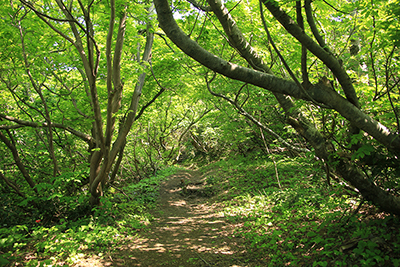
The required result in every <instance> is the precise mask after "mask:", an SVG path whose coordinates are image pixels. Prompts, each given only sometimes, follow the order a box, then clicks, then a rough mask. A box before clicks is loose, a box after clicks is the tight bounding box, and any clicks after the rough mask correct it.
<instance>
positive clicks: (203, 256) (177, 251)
mask: <svg viewBox="0 0 400 267" xmlns="http://www.w3.org/2000/svg"><path fill="white" fill-rule="evenodd" d="M205 184H206V177H205V175H201V174H200V172H198V171H193V170H183V171H179V172H178V173H176V174H175V175H172V176H171V177H170V178H169V179H168V180H166V181H165V182H163V183H162V185H161V188H160V196H159V205H158V208H156V209H154V210H153V211H152V215H153V216H154V218H155V220H154V221H152V222H151V224H150V225H149V226H148V227H146V228H145V229H144V230H141V231H139V232H138V235H137V236H135V237H132V238H131V240H129V242H126V243H125V244H124V245H123V246H121V247H120V248H119V251H117V252H112V253H110V255H106V257H103V259H98V261H97V262H96V259H94V258H91V259H90V261H91V266H145V267H151V266H173V267H179V266H184V267H186V266H199V267H202V266H221V267H227V266H231V267H234V266H237V267H239V266H255V265H256V264H255V262H254V259H248V256H247V255H246V254H247V253H246V251H245V250H244V248H243V246H242V245H241V244H242V243H241V242H242V240H241V239H240V238H236V237H234V234H233V231H234V228H235V225H234V224H233V223H232V222H228V221H227V220H226V219H225V218H224V217H223V215H222V214H221V212H220V211H221V208H219V207H218V206H217V205H215V204H212V202H211V201H209V200H210V198H209V197H208V196H207V193H206V192H205V191H204V185H205ZM250 262H251V263H250Z"/></svg>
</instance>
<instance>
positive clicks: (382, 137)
mask: <svg viewBox="0 0 400 267" xmlns="http://www.w3.org/2000/svg"><path fill="white" fill-rule="evenodd" d="M154 3H155V6H156V10H157V15H158V21H159V23H160V26H161V28H162V29H163V30H164V32H165V33H166V35H167V36H168V37H169V38H170V39H171V40H172V41H173V42H174V43H175V44H176V45H177V46H178V47H179V48H180V49H181V50H182V51H183V52H184V53H186V54H187V55H189V56H190V57H192V58H193V59H195V60H196V61H198V62H199V63H201V64H202V65H204V66H205V67H207V68H209V69H211V70H213V71H215V72H217V73H220V74H222V75H224V76H226V77H229V78H232V79H236V80H240V81H243V82H247V83H250V84H253V85H256V86H259V87H262V88H265V89H267V90H269V91H271V92H273V93H274V95H275V97H276V98H277V100H278V102H279V103H280V104H281V106H282V108H283V109H284V110H285V113H286V116H287V119H288V123H289V124H290V125H291V126H292V127H293V128H294V129H295V130H296V131H297V132H298V133H299V134H301V135H302V136H303V137H304V138H305V139H306V140H307V141H308V142H309V144H310V145H311V146H312V147H313V148H314V149H315V153H316V155H317V156H318V157H319V158H320V159H324V160H325V161H328V159H329V155H330V154H331V153H332V151H331V152H329V151H328V148H327V142H326V140H325V138H324V137H323V136H322V134H321V133H320V132H319V131H318V130H317V129H316V128H315V126H314V125H313V124H312V123H310V122H309V121H308V119H307V118H306V116H304V115H303V114H302V113H301V111H300V110H298V109H296V108H294V104H293V102H292V100H291V99H290V98H289V97H287V96H286V95H291V96H294V97H296V98H299V99H305V100H307V101H312V102H313V103H320V104H321V105H322V104H324V105H327V106H328V107H330V108H333V109H335V110H336V111H338V112H339V113H340V114H341V115H342V116H343V117H345V118H346V119H348V120H349V121H350V123H351V124H352V126H353V127H355V128H359V129H362V130H364V131H365V132H367V133H368V134H370V135H371V136H373V137H374V138H375V139H376V140H378V141H379V142H381V143H382V144H383V145H385V146H386V147H387V148H388V149H389V150H391V151H393V152H394V153H396V154H400V138H398V134H396V133H392V132H390V131H389V130H388V129H387V128H386V127H385V126H383V125H382V124H380V123H379V122H377V121H375V120H374V119H373V118H371V117H369V116H368V115H366V114H365V113H363V112H362V111H361V110H360V109H359V108H358V106H359V104H358V100H357V96H356V95H355V90H354V87H353V85H352V83H351V81H350V78H349V77H348V75H347V74H346V72H345V71H344V70H343V69H342V68H341V66H340V64H339V62H338V60H337V59H336V58H334V57H333V56H332V55H331V54H330V53H329V52H327V51H326V50H324V49H323V48H321V47H320V46H319V45H318V44H315V43H314V41H313V40H312V39H311V38H309V37H308V36H306V34H304V31H302V29H301V28H300V27H299V26H297V24H296V25H293V24H295V23H294V20H293V19H288V16H287V15H286V13H284V12H283V11H282V10H281V9H279V7H278V8H277V7H276V6H277V5H276V3H272V2H271V3H270V1H264V2H263V3H264V4H265V5H266V6H267V8H268V9H269V10H270V12H271V13H272V14H273V15H274V16H277V17H278V16H279V18H278V20H279V19H280V22H281V23H282V24H283V25H284V27H286V28H287V31H288V32H289V33H291V34H292V35H293V36H294V37H295V38H297V39H298V40H299V42H300V43H301V44H304V46H305V47H306V48H307V49H308V50H310V51H311V52H312V53H314V55H315V56H317V57H318V58H320V59H321V61H322V62H324V64H325V65H326V66H327V67H328V68H329V69H330V70H331V71H332V72H333V73H334V74H335V75H336V76H337V77H338V80H339V82H340V84H341V86H342V88H343V89H344V91H345V94H346V97H347V99H346V98H344V97H342V96H340V95H339V94H338V93H337V92H335V91H333V90H331V89H330V88H328V87H327V86H325V85H324V84H321V83H318V84H316V85H310V86H309V87H308V88H307V91H305V89H304V88H303V87H302V86H301V85H300V86H299V83H298V82H297V83H296V82H291V81H287V80H284V79H281V78H279V77H276V76H275V75H273V74H272V73H271V71H270V70H269V68H268V67H267V66H266V65H265V64H264V63H263V62H262V60H261V58H260V57H259V56H258V55H257V54H256V53H255V50H254V49H253V48H252V47H251V45H250V44H249V43H248V42H247V41H246V40H245V38H244V36H243V34H242V33H241V31H240V30H239V28H238V27H237V24H236V22H235V21H234V20H233V18H232V17H231V15H230V14H229V11H228V10H227V9H226V8H225V7H224V6H223V4H222V2H221V1H219V0H208V3H209V5H210V7H211V9H212V10H213V12H214V14H215V15H216V16H217V18H218V19H219V20H220V23H221V25H222V26H223V28H224V30H225V34H226V35H227V36H228V39H229V42H230V44H231V45H232V46H234V47H235V49H237V50H238V51H239V52H240V54H241V56H243V57H244V58H245V59H246V60H247V62H248V63H249V65H250V66H252V67H253V68H254V69H255V70H251V69H248V68H245V67H241V66H239V65H236V64H233V63H230V62H227V61H225V60H223V59H221V58H219V57H217V56H215V55H213V54H211V53H210V52H208V51H206V50H205V49H204V48H202V47H200V46H199V45H198V44H197V43H196V42H194V41H193V40H191V39H190V37H189V36H187V35H186V34H185V33H184V32H183V31H182V30H181V29H180V28H179V26H178V25H177V24H176V22H175V20H174V18H173V16H172V12H171V10H170V8H169V5H168V2H167V0H154ZM282 12H283V13H282ZM333 167H334V168H335V171H336V172H337V173H338V174H339V175H341V177H342V178H343V179H345V180H346V181H348V182H350V183H351V184H352V185H353V186H355V187H356V188H357V189H358V190H359V192H360V193H361V194H362V195H363V197H365V198H366V199H368V200H370V201H372V202H373V203H374V204H375V205H377V206H378V207H380V208H381V209H382V210H384V211H387V212H391V213H393V214H397V215H400V198H398V197H395V196H393V195H390V194H389V193H388V192H385V191H384V190H382V189H381V188H379V187H378V186H377V185H375V184H374V183H373V182H371V181H369V180H368V179H367V177H365V176H364V175H363V174H362V172H361V171H359V170H358V168H357V167H356V166H355V165H354V164H352V163H350V162H348V161H346V160H345V159H339V164H337V165H334V166H333Z"/></svg>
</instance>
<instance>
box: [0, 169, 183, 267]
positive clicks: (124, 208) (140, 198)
mask: <svg viewBox="0 0 400 267" xmlns="http://www.w3.org/2000/svg"><path fill="white" fill-rule="evenodd" d="M176 170H177V169H176V168H175V167H170V168H167V169H164V170H162V171H160V172H159V173H158V175H157V176H155V177H151V178H147V179H143V180H141V181H140V182H138V183H134V184H128V185H125V186H118V187H117V186H116V187H114V188H113V187H111V188H110V189H109V190H108V191H107V192H106V194H105V196H104V197H102V199H101V202H102V205H101V206H100V207H97V208H94V209H92V210H90V211H89V212H87V211H85V212H84V213H82V214H80V216H78V218H76V217H73V218H72V219H69V218H62V219H60V220H58V221H57V222H48V220H46V219H44V218H43V219H36V220H35V224H34V225H32V224H31V223H27V224H18V225H13V226H9V227H7V226H5V227H2V228H0V266H10V265H11V264H22V265H24V266H35V267H36V266H68V265H73V264H74V263H77V262H79V261H80V260H81V259H83V258H85V257H87V256H88V255H96V256H98V257H100V258H102V257H104V256H105V255H106V254H109V253H110V252H112V251H114V250H115V249H116V248H117V247H118V246H119V245H120V244H121V243H122V242H124V240H125V239H126V238H128V237H132V236H135V235H136V232H137V230H138V229H141V228H143V227H145V225H146V224H147V223H148V222H149V221H150V220H152V218H151V216H150V215H149V214H148V213H147V210H149V209H151V208H153V207H154V205H155V203H156V200H157V197H158V188H159V183H160V181H162V180H163V179H165V178H166V177H168V176H170V175H171V174H173V173H175V172H176ZM88 197H89V196H88V195H83V196H81V198H82V199H83V200H86V201H88ZM74 207H75V206H74Z"/></svg>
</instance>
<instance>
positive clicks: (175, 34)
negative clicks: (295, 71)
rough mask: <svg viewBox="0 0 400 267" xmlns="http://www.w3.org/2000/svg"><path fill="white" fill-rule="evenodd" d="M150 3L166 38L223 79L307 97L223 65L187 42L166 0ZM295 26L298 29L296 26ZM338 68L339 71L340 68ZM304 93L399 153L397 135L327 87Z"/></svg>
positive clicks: (277, 81)
mask: <svg viewBox="0 0 400 267" xmlns="http://www.w3.org/2000/svg"><path fill="white" fill-rule="evenodd" d="M154 3H155V6H156V9H157V16H158V20H159V23H160V26H161V28H162V29H163V30H164V32H165V33H166V34H167V36H168V37H169V38H170V39H171V41H172V42H174V43H175V44H176V45H177V46H178V47H179V48H180V49H181V50H182V51H183V52H185V53H186V54H187V55H188V56H190V57H192V58H193V59H195V60H196V61H197V62H199V63H201V64H202V65H204V66H205V67H207V68H209V69H210V70H213V71H215V72H217V73H220V74H222V75H224V76H226V77H229V78H232V79H235V80H240V81H243V82H247V83H250V84H253V85H256V86H259V87H261V88H264V89H267V90H269V91H271V92H276V93H280V94H286V95H291V96H293V97H296V98H300V99H308V98H307V96H306V95H304V93H303V92H302V91H301V90H300V89H299V88H298V86H297V85H296V84H295V83H294V82H291V81H287V80H284V79H282V78H279V77H276V76H274V75H271V74H268V73H263V72H260V71H256V70H252V69H249V68H245V67H242V66H239V65H237V64H233V63H231V62H227V61H225V60H223V59H221V58H219V57H217V56H215V55H214V54H212V53H210V52H208V51H206V50H205V49H204V48H202V47H201V46H200V45H198V44H197V43H196V42H194V41H193V40H191V39H190V38H189V37H188V36H187V35H186V34H185V33H184V32H183V31H182V30H181V29H180V28H179V26H178V25H177V24H176V22H175V20H174V18H173V16H172V12H171V10H170V9H169V5H168V2H167V1H166V0H155V1H154ZM279 12H280V11H279ZM292 23H293V22H292ZM296 27H297V28H298V29H300V28H299V27H298V26H296ZM300 30H301V29H300ZM307 38H309V37H307ZM314 44H315V45H316V46H317V47H318V50H319V51H320V52H321V51H322V53H323V55H328V57H329V58H332V60H335V61H337V60H336V59H334V58H333V57H332V56H331V55H329V54H328V53H327V52H326V51H325V50H323V49H322V48H321V47H320V46H319V45H318V44H316V43H314ZM337 64H339V63H337ZM339 68H340V69H341V67H340V66H339ZM341 71H344V70H341ZM346 76H347V75H346ZM347 77H348V76H347ZM350 83H351V82H350ZM353 89H354V88H353ZM307 93H308V94H309V95H310V96H311V97H312V98H313V99H314V100H315V101H317V102H319V103H324V104H326V105H328V106H330V107H332V108H334V109H335V110H336V111H338V112H339V113H340V114H341V115H342V116H343V117H345V118H346V119H348V120H349V121H350V122H351V123H353V124H354V125H355V126H357V127H358V128H360V129H363V130H364V131H366V132H367V133H369V134H370V135H371V136H373V137H374V138H376V139H377V140H378V141H379V142H381V143H382V144H383V145H385V146H386V147H387V148H388V149H390V150H392V151H394V152H395V153H398V154H400V138H399V136H398V135H397V134H394V133H391V132H390V131H389V130H388V129H387V128H386V127H385V126H383V125H382V124H380V123H379V122H378V121H376V120H374V119H372V118H371V117H369V116H367V115H366V114H365V113H363V112H362V111H361V110H359V109H358V108H357V107H356V106H354V105H353V104H352V103H350V102H349V101H347V100H346V99H345V98H344V97H342V96H340V95H339V94H338V93H336V92H335V91H333V90H332V89H331V88H329V87H326V86H324V85H323V84H316V85H315V86H312V87H311V88H309V89H308V90H307Z"/></svg>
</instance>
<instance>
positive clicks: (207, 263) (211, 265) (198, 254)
mask: <svg viewBox="0 0 400 267" xmlns="http://www.w3.org/2000/svg"><path fill="white" fill-rule="evenodd" d="M194 253H196V255H197V256H199V258H200V259H201V260H202V261H204V263H205V264H207V265H208V266H212V265H211V264H209V263H208V262H207V261H206V260H205V259H203V257H201V256H200V254H199V253H197V252H194Z"/></svg>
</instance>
